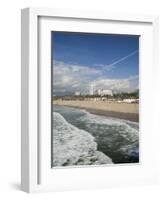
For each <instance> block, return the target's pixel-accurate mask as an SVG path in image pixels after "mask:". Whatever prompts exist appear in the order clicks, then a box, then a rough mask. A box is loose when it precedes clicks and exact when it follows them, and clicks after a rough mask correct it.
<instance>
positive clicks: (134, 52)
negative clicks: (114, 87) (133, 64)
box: [108, 50, 138, 66]
mask: <svg viewBox="0 0 163 200" xmlns="http://www.w3.org/2000/svg"><path fill="white" fill-rule="evenodd" d="M137 52H138V50H135V51H133V52H132V53H130V54H128V55H127V56H124V57H122V58H120V59H119V60H117V61H115V62H113V63H111V64H109V65H108V66H113V65H116V64H118V63H120V62H122V61H124V60H126V59H127V58H129V57H131V56H133V55H135V54H136V53H137Z"/></svg>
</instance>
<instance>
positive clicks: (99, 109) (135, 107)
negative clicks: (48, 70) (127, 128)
mask: <svg viewBox="0 0 163 200" xmlns="http://www.w3.org/2000/svg"><path fill="white" fill-rule="evenodd" d="M53 104H54V105H55V104H56V105H62V106H69V107H74V108H83V109H85V110H87V111H88V112H90V113H92V114H96V115H103V116H108V117H116V118H119V119H125V120H129V121H134V122H138V121H139V104H136V103H134V104H129V103H117V102H108V101H61V100H57V101H53Z"/></svg>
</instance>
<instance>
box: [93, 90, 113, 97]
mask: <svg viewBox="0 0 163 200" xmlns="http://www.w3.org/2000/svg"><path fill="white" fill-rule="evenodd" d="M96 94H97V95H99V96H105V95H110V96H113V92H112V90H103V89H98V90H97V91H96Z"/></svg>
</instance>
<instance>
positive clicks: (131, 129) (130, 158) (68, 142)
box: [53, 105, 139, 166]
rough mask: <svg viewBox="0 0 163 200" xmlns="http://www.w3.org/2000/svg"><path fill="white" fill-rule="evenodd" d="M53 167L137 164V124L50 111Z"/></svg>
mask: <svg viewBox="0 0 163 200" xmlns="http://www.w3.org/2000/svg"><path fill="white" fill-rule="evenodd" d="M53 127H54V128H53V166H73V165H99V164H111V163H135V162H139V132H138V129H139V127H138V123H136V122H130V121H126V120H120V119H116V118H108V117H104V116H99V115H94V114H90V113H89V112H87V111H85V110H83V109H77V108H70V107H65V106H56V105H55V106H54V108H53Z"/></svg>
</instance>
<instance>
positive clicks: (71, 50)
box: [52, 32, 139, 95]
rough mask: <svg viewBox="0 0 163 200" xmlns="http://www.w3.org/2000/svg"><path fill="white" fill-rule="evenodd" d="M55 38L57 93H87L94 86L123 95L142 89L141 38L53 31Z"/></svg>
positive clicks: (53, 50)
mask: <svg viewBox="0 0 163 200" xmlns="http://www.w3.org/2000/svg"><path fill="white" fill-rule="evenodd" d="M52 37H53V40H52V41H53V44H52V55H53V66H54V70H53V71H54V75H53V76H54V83H53V85H54V92H56V93H57V94H59V93H60V94H61V95H62V94H63V95H64V94H67V93H68V94H71V93H74V92H75V91H77V90H80V91H81V92H83V93H87V90H88V87H89V85H90V84H91V83H94V84H95V85H96V87H97V88H101V87H103V88H101V89H106V88H107V89H112V90H117V91H122V92H123V91H124V92H130V91H134V90H136V89H138V74H139V36H131V35H111V34H107V35H106V34H85V33H68V32H53V34H52ZM55 81H56V82H55ZM127 81H128V82H127ZM102 84H103V85H102ZM125 84H126V85H125ZM116 85H119V86H116ZM121 86H122V87H121ZM85 87H86V88H87V89H86V88H85Z"/></svg>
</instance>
